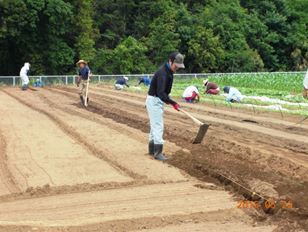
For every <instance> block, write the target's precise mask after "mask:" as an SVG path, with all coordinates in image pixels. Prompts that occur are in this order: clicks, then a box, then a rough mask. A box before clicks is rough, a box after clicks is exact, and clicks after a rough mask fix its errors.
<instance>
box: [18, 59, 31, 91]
mask: <svg viewBox="0 0 308 232" xmlns="http://www.w3.org/2000/svg"><path fill="white" fill-rule="evenodd" d="M30 66H31V65H30V63H28V62H26V63H25V64H24V66H23V67H22V68H21V70H20V73H19V76H20V79H21V89H22V90H27V89H28V87H29V77H28V75H29V71H30Z"/></svg>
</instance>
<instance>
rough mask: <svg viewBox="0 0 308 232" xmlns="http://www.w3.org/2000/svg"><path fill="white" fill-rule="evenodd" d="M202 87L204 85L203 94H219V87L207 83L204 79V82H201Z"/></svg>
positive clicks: (212, 83)
mask: <svg viewBox="0 0 308 232" xmlns="http://www.w3.org/2000/svg"><path fill="white" fill-rule="evenodd" d="M203 85H204V88H205V90H204V93H205V94H213V95H217V94H219V91H220V89H219V87H218V85H217V84H216V83H214V82H209V80H208V79H206V80H204V81H203Z"/></svg>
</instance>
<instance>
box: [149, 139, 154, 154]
mask: <svg viewBox="0 0 308 232" xmlns="http://www.w3.org/2000/svg"><path fill="white" fill-rule="evenodd" d="M149 154H150V155H153V156H154V141H153V140H152V141H150V142H149Z"/></svg>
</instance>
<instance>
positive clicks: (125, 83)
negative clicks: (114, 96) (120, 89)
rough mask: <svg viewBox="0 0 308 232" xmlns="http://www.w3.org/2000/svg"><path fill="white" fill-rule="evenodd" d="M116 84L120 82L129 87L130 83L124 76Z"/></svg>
mask: <svg viewBox="0 0 308 232" xmlns="http://www.w3.org/2000/svg"><path fill="white" fill-rule="evenodd" d="M116 84H118V85H126V86H127V87H129V85H128V84H127V81H126V80H125V79H124V78H121V79H119V80H117V81H116Z"/></svg>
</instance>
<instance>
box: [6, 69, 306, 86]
mask: <svg viewBox="0 0 308 232" xmlns="http://www.w3.org/2000/svg"><path fill="white" fill-rule="evenodd" d="M278 74H281V75H290V76H294V75H295V76H298V75H304V74H305V72H255V73H248V72H246V73H183V74H181V73H179V74H175V76H176V77H183V78H187V79H190V78H207V77H211V76H221V77H223V76H229V77H232V76H238V75H241V76H246V75H247V76H256V77H257V76H264V75H266V76H268V75H269V76H270V75H278ZM123 76H127V77H129V78H130V79H131V80H137V79H138V78H139V77H143V76H149V77H152V76H153V74H127V75H93V76H92V81H93V82H103V81H114V80H115V79H117V78H120V77H123ZM75 77H76V75H52V76H50V75H49V76H45V75H41V76H30V83H31V82H34V81H35V80H37V79H39V80H40V81H41V82H43V83H44V85H57V84H59V85H60V84H62V85H69V84H75V81H76V79H75ZM20 82H21V81H20V77H19V76H0V86H1V85H2V86H19V85H20Z"/></svg>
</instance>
